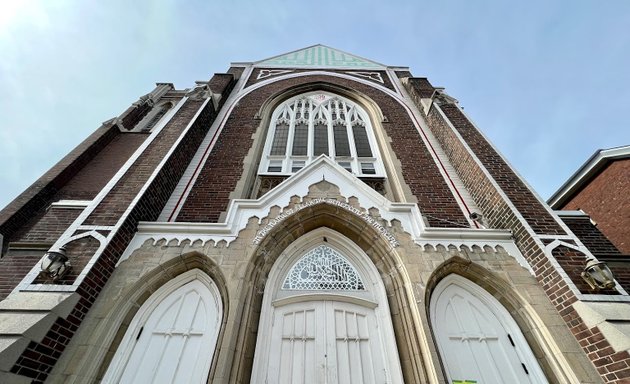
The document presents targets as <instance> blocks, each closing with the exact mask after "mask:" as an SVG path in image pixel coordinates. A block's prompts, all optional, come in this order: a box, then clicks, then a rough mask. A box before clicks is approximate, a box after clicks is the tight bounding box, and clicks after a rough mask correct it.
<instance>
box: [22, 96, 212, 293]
mask: <svg viewBox="0 0 630 384" xmlns="http://www.w3.org/2000/svg"><path fill="white" fill-rule="evenodd" d="M187 100H188V97H183V98H182V99H181V100H180V101H179V103H178V104H177V105H176V106H175V107H174V108H171V110H170V111H168V113H167V114H166V116H164V118H162V119H161V120H160V121H159V123H158V124H157V125H156V127H155V128H154V129H153V131H152V133H151V134H150V135H149V137H148V138H147V139H146V140H145V141H144V142H143V143H142V144H141V145H140V147H138V149H137V150H136V151H135V152H134V153H133V155H131V157H130V158H129V159H128V160H127V161H126V162H125V164H124V165H123V166H122V167H121V168H120V169H119V170H118V172H116V174H115V175H114V177H112V179H111V180H110V181H109V182H108V183H107V184H106V185H105V187H104V188H103V189H102V190H101V191H100V192H99V193H98V195H96V197H95V198H94V199H93V200H92V201H91V202H90V204H89V205H88V206H87V207H86V208H85V209H84V210H83V212H81V214H80V215H79V216H78V217H77V218H76V219H75V220H74V222H73V223H72V224H71V225H70V227H68V229H66V231H65V232H64V233H63V234H62V235H61V236H60V237H59V239H57V241H56V242H55V243H54V244H53V246H52V247H51V249H59V248H61V247H62V246H63V245H65V244H66V243H68V242H69V241H71V240H70V239H72V238H74V237H73V234H74V233H75V232H76V231H77V230H79V228H80V227H81V224H82V223H83V222H84V221H85V220H86V219H87V218H88V217H89V216H90V214H91V213H92V212H93V211H94V210H95V209H96V207H97V206H98V205H99V204H100V203H101V202H102V201H103V199H104V198H105V197H106V196H107V195H108V194H109V192H111V190H112V189H113V188H114V187H115V186H116V184H117V183H118V182H119V181H120V179H122V177H123V176H124V175H125V173H127V171H129V169H130V168H131V167H132V166H133V164H134V163H135V162H136V161H137V160H138V158H139V157H140V156H141V155H142V153H143V152H144V151H145V150H146V149H147V148H148V147H149V145H150V144H151V143H153V141H154V140H155V138H156V137H157V136H158V135H159V133H160V132H161V131H162V129H164V127H165V126H166V124H168V122H169V121H170V120H171V119H172V118H173V116H174V115H175V114H176V113H177V112H178V111H179V109H180V108H181V107H182V106H183V105H184V103H185V102H186V101H187ZM206 103H207V100H206ZM204 105H205V103H204ZM198 113H199V111H198ZM192 121H194V119H193V120H191V123H190V124H192ZM190 124H189V125H188V127H187V128H186V129H185V130H184V132H183V133H182V134H181V136H180V138H179V139H178V142H179V140H181V139H182V137H183V136H184V135H185V134H186V133H187V132H188V128H189V127H190ZM174 147H175V145H174V146H173V147H172V148H171V150H170V151H169V152H168V154H167V155H166V156H165V159H166V158H168V156H169V155H170V154H171V153H172V151H173V148H174ZM161 164H162V163H160V165H161ZM159 169H160V168H159V167H158V168H156V170H155V172H154V173H153V175H152V176H151V177H150V178H149V180H148V181H147V182H146V184H145V186H144V187H143V189H142V190H141V191H140V192H139V195H138V196H136V198H135V199H134V201H133V202H132V204H131V207H130V208H128V209H127V210H126V211H125V213H124V214H123V216H122V217H121V218H120V220H119V221H118V223H117V224H116V225H115V226H114V227H113V228H111V227H110V228H109V229H108V230H111V232H110V233H109V234H108V236H107V237H106V240H105V244H107V243H109V241H110V240H111V239H112V238H113V237H114V235H115V234H116V231H117V230H118V228H120V225H121V223H122V222H123V221H124V220H125V219H126V218H127V215H128V214H129V212H130V209H131V208H133V206H134V205H135V203H136V201H137V199H138V198H139V196H140V195H141V194H142V193H143V192H144V190H145V189H146V188H147V185H148V184H150V183H151V181H152V180H153V178H154V177H155V175H156V174H157V172H158V171H159ZM92 233H97V232H95V231H94V232H92ZM98 236H100V237H102V235H100V234H98ZM98 240H99V241H101V240H100V239H98ZM102 249H104V246H103V245H102V244H101V248H99V252H96V253H95V254H94V256H93V257H92V259H91V260H90V261H89V262H88V265H86V266H85V268H84V269H83V271H82V272H81V273H80V274H79V277H77V279H76V280H75V282H74V284H72V285H58V284H32V281H33V280H34V279H35V278H37V276H38V275H39V271H40V270H41V267H40V264H41V262H42V261H43V259H44V257H45V254H44V255H42V258H41V259H40V261H39V262H38V263H37V264H35V265H34V266H33V268H32V269H31V270H30V272H29V273H28V274H27V275H26V276H25V277H24V279H22V281H21V282H20V284H18V285H17V286H16V288H15V289H14V291H19V290H39V291H45V290H50V291H73V290H75V289H76V288H77V287H78V286H79V285H80V284H81V282H82V281H83V277H84V276H85V275H86V274H87V272H88V270H89V268H90V267H91V266H92V265H93V264H94V262H95V261H96V260H97V259H98V257H100V252H101V251H102Z"/></svg>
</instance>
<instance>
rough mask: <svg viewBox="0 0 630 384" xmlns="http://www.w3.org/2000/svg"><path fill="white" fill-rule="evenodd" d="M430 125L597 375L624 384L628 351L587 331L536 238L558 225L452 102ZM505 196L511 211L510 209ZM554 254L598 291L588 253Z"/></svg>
mask: <svg viewBox="0 0 630 384" xmlns="http://www.w3.org/2000/svg"><path fill="white" fill-rule="evenodd" d="M408 84H409V85H408V90H409V92H410V93H411V95H412V97H413V98H414V100H416V102H417V103H418V107H419V109H422V106H421V105H420V99H421V98H423V97H422V96H427V95H428V94H429V89H428V86H427V85H426V83H425V82H422V83H421V85H422V87H421V88H418V87H417V86H418V83H415V85H416V88H414V87H413V86H414V83H408ZM427 121H428V123H429V127H430V128H431V130H432V132H433V134H434V135H435V136H436V137H437V139H438V141H439V142H440V144H441V146H442V148H444V149H445V150H446V152H447V155H448V157H449V160H450V162H451V164H452V165H453V166H454V167H455V169H456V170H457V172H458V174H459V176H460V177H461V178H462V181H463V182H464V184H465V185H466V187H467V189H468V191H469V192H470V193H471V195H472V196H473V198H474V199H475V201H476V203H477V205H478V206H479V208H480V209H481V210H482V212H483V214H484V217H485V219H486V220H487V222H488V223H489V225H491V226H492V227H495V228H496V227H498V228H509V229H511V230H512V232H513V234H514V237H515V241H516V243H517V245H518V246H519V248H520V249H521V252H523V254H524V256H525V258H526V259H527V261H528V263H529V265H531V266H532V268H533V271H534V274H535V276H536V277H537V278H538V281H539V282H540V283H541V285H542V287H543V289H544V290H545V292H546V294H547V295H548V297H549V298H550V299H551V301H552V303H553V304H554V306H555V307H556V309H557V310H558V312H559V313H560V315H561V316H562V317H563V319H564V320H565V322H566V323H567V325H568V326H569V328H570V329H571V332H572V333H573V334H574V336H575V337H576V339H577V340H578V341H579V342H580V345H581V346H582V347H583V349H584V351H585V352H586V353H588V355H589V358H590V359H591V361H592V362H593V364H594V365H595V366H596V368H597V370H598V372H599V373H600V374H601V375H602V377H603V378H604V379H605V380H606V381H607V382H611V383H613V382H614V383H622V382H625V380H626V378H627V377H629V376H630V355H629V354H628V353H627V352H626V351H622V352H616V351H615V350H614V349H613V348H611V347H610V344H609V343H608V342H607V341H606V340H604V337H603V336H601V334H600V333H599V332H600V331H599V330H598V329H597V327H591V328H589V327H587V326H586V325H585V324H584V322H583V320H582V319H581V318H580V316H579V314H578V313H577V312H576V311H575V309H574V308H573V307H572V304H573V303H575V302H576V301H578V298H577V297H576V295H575V293H574V292H573V291H572V290H571V288H570V287H569V285H568V284H567V281H566V280H565V279H564V278H563V276H562V275H561V274H560V273H559V272H558V270H556V268H555V267H554V266H553V265H552V264H551V262H550V260H549V258H548V257H547V255H546V254H545V251H544V250H543V248H542V244H541V243H539V240H537V239H536V237H534V236H532V235H533V234H546V235H548V236H554V235H564V234H565V231H564V230H563V229H562V227H561V226H560V225H559V223H558V222H557V221H555V219H554V218H553V216H552V215H551V214H550V213H548V211H547V210H546V209H544V206H543V203H542V202H540V201H539V200H538V199H537V198H536V197H535V196H534V195H533V193H532V192H531V191H529V189H528V188H527V187H526V186H525V184H524V183H523V182H522V181H521V180H520V178H519V177H518V176H517V175H516V174H515V173H514V172H513V171H512V170H511V169H510V167H509V165H507V164H506V163H505V162H504V161H503V160H502V158H501V157H500V155H499V154H498V153H497V152H496V151H495V150H494V148H492V146H491V145H490V144H489V143H488V142H487V141H486V140H485V139H484V138H483V136H482V135H481V133H480V132H478V131H477V129H476V128H475V127H474V126H473V125H472V123H471V122H470V121H468V119H467V118H466V117H465V116H464V115H463V113H462V112H461V111H460V110H459V108H458V107H457V106H456V105H454V104H453V102H452V101H449V100H444V101H443V102H441V103H440V104H439V105H435V104H434V106H433V107H432V108H431V110H430V112H429V115H428V116H427ZM456 132H457V133H458V134H459V135H457V134H456ZM468 148H470V150H468ZM480 165H483V168H482V167H481V166H480ZM486 172H487V173H486ZM489 176H492V179H490V178H489ZM503 194H504V196H506V197H507V198H508V199H509V201H510V202H511V203H512V204H513V205H512V207H510V206H509V205H507V202H508V200H505V198H503V196H502V195H503ZM529 228H531V229H529ZM552 254H553V256H555V258H556V260H557V262H558V263H559V264H560V265H561V267H562V268H563V269H564V272H565V273H567V274H568V275H569V278H570V279H571V282H572V283H573V284H574V285H576V286H577V288H578V289H579V290H580V291H581V292H585V293H594V292H593V291H592V290H590V288H589V287H588V286H586V284H585V283H584V281H583V280H582V279H581V278H580V276H579V272H580V271H581V270H582V268H583V267H584V266H585V265H586V255H585V254H583V253H581V252H579V251H575V250H574V249H572V248H568V247H565V246H560V247H557V248H556V249H554V250H553V252H552ZM598 338H601V339H600V340H599V341H597V342H596V343H592V342H591V341H593V340H596V339H598Z"/></svg>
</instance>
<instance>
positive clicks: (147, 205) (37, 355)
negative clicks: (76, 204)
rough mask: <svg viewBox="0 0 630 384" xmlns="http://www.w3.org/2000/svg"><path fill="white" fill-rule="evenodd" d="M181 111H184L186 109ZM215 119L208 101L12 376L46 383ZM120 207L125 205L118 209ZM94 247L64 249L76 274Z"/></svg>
mask: <svg viewBox="0 0 630 384" xmlns="http://www.w3.org/2000/svg"><path fill="white" fill-rule="evenodd" d="M224 96H226V95H224ZM187 104H188V105H189V106H190V107H192V106H197V107H199V106H200V105H201V102H200V101H190V102H189V103H187ZM183 108H186V105H184V107H183ZM215 116H216V113H215V111H214V108H213V104H212V103H208V104H207V106H206V108H205V109H204V110H203V111H202V112H201V113H200V115H199V116H198V117H197V119H196V120H195V122H194V123H193V124H192V126H191V128H190V130H189V131H188V133H187V135H186V136H185V137H184V138H183V139H182V140H181V141H180V142H179V144H178V145H177V146H176V147H175V151H174V152H173V154H172V155H171V156H169V158H168V159H167V161H166V163H165V164H164V166H163V167H162V168H161V170H160V171H158V173H157V175H156V178H155V179H154V180H153V181H152V182H151V184H150V185H149V186H148V188H147V189H146V191H145V192H144V193H143V195H142V196H141V197H140V199H139V200H138V202H137V204H135V206H134V207H133V208H132V209H131V211H130V213H129V216H128V217H127V219H126V220H125V222H124V223H123V224H122V226H121V228H120V229H119V230H118V231H117V232H116V234H115V235H114V237H113V239H112V240H111V241H110V242H109V243H108V245H107V247H106V248H105V250H104V251H103V254H102V255H101V256H100V257H99V258H98V259H97V260H96V263H95V264H94V266H93V267H92V268H91V269H90V271H89V272H88V274H87V275H86V277H85V279H84V280H83V282H82V283H81V285H80V286H79V287H78V289H77V293H78V294H79V295H80V296H81V299H80V300H79V303H78V304H77V306H76V307H75V308H74V310H73V311H72V313H71V314H70V315H69V316H68V318H66V319H62V318H58V319H57V321H56V322H55V324H54V325H53V326H52V327H51V329H50V331H49V332H48V333H47V334H46V336H45V337H44V339H43V340H42V342H41V343H35V342H31V343H30V344H29V345H28V347H27V349H26V350H25V351H24V353H23V354H22V355H21V356H20V358H19V359H18V361H17V362H16V364H15V365H14V366H13V367H12V369H11V372H13V373H17V374H19V375H23V376H26V377H29V378H32V379H34V381H33V382H35V383H41V382H43V381H44V380H45V379H46V377H47V376H48V374H49V373H50V371H51V370H52V368H53V366H54V364H55V363H56V361H57V359H58V358H59V356H61V353H62V352H63V350H64V349H65V347H66V346H67V344H68V343H69V341H70V339H71V338H72V336H73V335H74V333H75V332H76V330H77V329H78V327H79V325H80V324H81V322H82V321H83V319H84V318H85V316H86V314H87V312H88V310H89V308H90V307H91V306H92V304H93V303H94V301H95V300H96V298H97V296H98V294H99V292H100V291H101V289H102V288H103V286H104V285H105V283H106V282H107V280H108V279H109V277H110V276H111V274H112V272H113V271H114V268H115V264H116V262H117V261H118V259H119V258H120V256H121V255H122V253H123V252H124V250H125V248H126V247H127V245H128V244H129V242H130V241H131V239H132V238H133V235H134V233H135V231H136V227H137V223H138V221H140V220H155V219H156V218H157V217H158V216H159V214H160V212H161V210H162V208H163V207H164V205H165V204H166V202H167V200H168V198H169V197H170V195H171V193H172V191H173V190H174V188H175V186H176V185H177V182H178V181H179V179H180V178H181V175H182V173H183V172H184V170H185V169H186V167H187V166H188V163H189V162H190V160H191V159H192V157H193V156H194V154H195V151H196V149H197V147H198V146H199V144H200V143H201V141H202V140H203V138H204V136H205V134H206V133H207V131H208V129H209V128H210V126H211V125H212V121H213V120H214V118H215ZM186 117H188V119H190V118H191V117H192V116H191V115H189V111H188V112H186V111H182V114H180V117H179V118H177V115H176V116H175V117H174V119H175V121H173V124H168V125H167V126H166V127H165V128H164V130H163V131H162V132H161V134H162V133H164V135H162V139H160V140H158V139H159V136H158V137H157V138H156V140H154V141H153V142H152V143H151V145H149V147H148V148H147V151H146V152H145V155H144V156H142V159H139V161H138V162H137V164H135V165H134V166H133V167H132V168H131V169H130V170H129V172H134V177H124V178H123V179H122V180H121V181H120V182H119V183H118V184H117V187H119V189H118V190H113V191H111V192H110V194H109V195H108V196H106V197H105V199H104V201H108V203H107V204H109V205H108V206H109V207H111V208H112V209H115V210H116V212H117V213H118V214H120V213H122V211H124V210H125V209H126V208H127V207H128V206H129V203H131V199H132V198H133V197H135V196H136V195H134V196H131V197H128V196H122V195H121V190H123V189H126V190H127V191H128V193H134V192H135V193H136V194H137V192H138V191H139V187H138V185H137V184H140V183H142V184H144V183H145V182H146V180H147V179H148V177H149V175H151V174H152V173H153V171H154V170H155V168H156V166H157V165H158V164H159V162H160V161H162V159H163V158H164V156H165V155H166V153H167V152H168V151H169V149H170V148H171V147H172V146H173V145H174V143H175V141H176V139H177V138H178V136H179V135H175V134H173V132H169V131H174V132H179V134H181V133H182V130H183V127H185V126H186V125H187V124H188V122H189V120H186ZM145 157H146V158H145ZM129 172H128V173H129ZM121 205H124V206H123V207H122V208H123V209H122V210H121V207H120V206H121ZM90 217H91V218H92V219H91V220H92V221H93V222H98V223H101V222H110V220H112V216H111V215H110V213H109V211H107V210H100V211H98V212H97V211H95V214H93V215H91V216H90ZM94 245H95V242H94V240H90V239H85V240H79V241H76V242H73V243H72V245H71V246H70V247H69V248H68V255H69V257H70V259H71V262H73V264H76V265H77V268H78V271H80V269H81V268H82V265H81V264H83V265H85V262H86V260H88V259H89V258H88V257H87V256H88V255H89V254H90V253H91V254H93V253H94ZM73 273H74V272H73ZM70 279H74V276H71V277H70ZM66 282H68V283H70V282H71V281H70V280H68V281H66Z"/></svg>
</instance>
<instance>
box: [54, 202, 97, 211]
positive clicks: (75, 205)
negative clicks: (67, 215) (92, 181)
mask: <svg viewBox="0 0 630 384" xmlns="http://www.w3.org/2000/svg"><path fill="white" fill-rule="evenodd" d="M91 202H92V200H59V201H55V202H54V203H52V204H50V208H57V209H84V208H85V207H87V206H88V205H90V203H91Z"/></svg>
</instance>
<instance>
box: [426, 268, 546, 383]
mask: <svg viewBox="0 0 630 384" xmlns="http://www.w3.org/2000/svg"><path fill="white" fill-rule="evenodd" d="M431 322H432V324H433V330H434V334H435V338H436V341H437V344H438V347H439V350H440V354H441V356H442V361H443V363H444V368H445V369H446V374H447V376H448V380H449V382H471V383H484V384H503V383H523V384H525V383H531V384H534V383H541V384H542V383H547V382H548V381H547V380H546V378H545V376H544V374H543V372H542V369H541V368H540V365H539V364H538V361H537V360H536V357H535V356H534V354H533V352H532V350H531V348H530V347H529V345H528V344H527V341H526V340H525V337H524V336H523V334H522V333H521V331H520V329H519V327H518V325H517V324H516V322H515V321H514V319H513V318H512V317H511V316H510V314H509V312H508V311H507V310H506V309H505V308H504V307H503V305H501V303H499V301H498V300H497V299H495V298H494V297H493V296H492V295H490V294H489V293H488V292H487V291H486V290H484V289H483V288H481V287H480V286H478V285H477V284H475V283H473V282H472V281H470V280H468V279H466V278H464V277H461V276H457V275H449V276H447V277H446V278H444V279H443V280H442V281H441V282H440V283H439V284H438V285H437V286H436V288H435V290H434V292H433V294H432V296H431Z"/></svg>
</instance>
